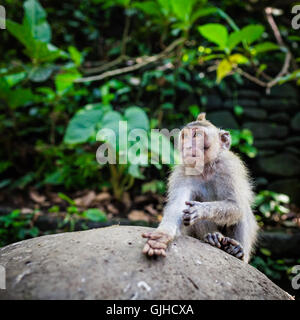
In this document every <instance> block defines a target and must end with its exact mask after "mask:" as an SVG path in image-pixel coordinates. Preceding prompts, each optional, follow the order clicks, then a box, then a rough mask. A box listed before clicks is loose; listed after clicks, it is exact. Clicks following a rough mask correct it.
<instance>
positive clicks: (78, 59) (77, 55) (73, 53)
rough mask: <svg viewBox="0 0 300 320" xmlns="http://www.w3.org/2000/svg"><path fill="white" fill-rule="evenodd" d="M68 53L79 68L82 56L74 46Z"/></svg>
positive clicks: (70, 47)
mask: <svg viewBox="0 0 300 320" xmlns="http://www.w3.org/2000/svg"><path fill="white" fill-rule="evenodd" d="M68 51H69V53H70V56H71V59H72V60H73V61H74V63H75V65H76V66H77V67H79V66H80V65H81V63H82V60H83V58H82V54H81V53H80V52H79V51H78V50H77V49H76V48H75V47H73V46H69V48H68Z"/></svg>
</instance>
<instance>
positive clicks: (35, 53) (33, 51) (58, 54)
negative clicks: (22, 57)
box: [24, 40, 67, 63]
mask: <svg viewBox="0 0 300 320" xmlns="http://www.w3.org/2000/svg"><path fill="white" fill-rule="evenodd" d="M24 53H25V54H26V55H27V56H28V57H29V58H31V59H33V60H36V61H37V62H39V63H41V62H51V61H55V60H57V59H58V58H63V59H64V58H67V54H66V53H65V52H64V51H62V50H60V49H58V48H57V47H55V46H54V45H52V44H51V43H44V42H42V41H37V40H36V41H34V42H33V43H32V44H31V45H30V46H27V47H26V49H25V50H24Z"/></svg>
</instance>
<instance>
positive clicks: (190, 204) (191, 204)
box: [185, 201, 195, 207]
mask: <svg viewBox="0 0 300 320" xmlns="http://www.w3.org/2000/svg"><path fill="white" fill-rule="evenodd" d="M185 204H187V205H188V206H191V207H192V206H194V205H195V201H186V202H185Z"/></svg>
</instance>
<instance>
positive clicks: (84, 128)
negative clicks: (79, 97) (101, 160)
mask: <svg viewBox="0 0 300 320" xmlns="http://www.w3.org/2000/svg"><path fill="white" fill-rule="evenodd" d="M104 110H106V109H105V108H103V106H102V105H101V104H94V105H91V104H89V105H87V106H85V107H84V108H83V109H82V110H80V111H78V112H77V113H76V115H75V116H74V117H73V118H72V119H71V121H70V123H69V125H68V127H67V131H66V134H65V136H64V142H65V143H67V144H77V143H84V142H87V141H88V140H90V139H92V138H95V136H96V130H97V125H98V124H99V123H100V121H101V118H102V116H103V113H104Z"/></svg>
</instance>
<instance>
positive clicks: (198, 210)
mask: <svg viewBox="0 0 300 320" xmlns="http://www.w3.org/2000/svg"><path fill="white" fill-rule="evenodd" d="M186 204H187V205H188V206H189V208H187V209H185V210H183V212H184V215H183V223H184V225H185V226H188V225H192V224H194V223H195V222H196V221H197V220H211V221H214V222H215V223H217V224H220V225H225V224H226V225H233V224H236V223H237V222H238V221H239V220H240V219H241V217H242V210H241V209H240V207H239V206H238V204H237V202H236V201H235V200H222V201H212V202H198V201H187V202H186Z"/></svg>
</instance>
